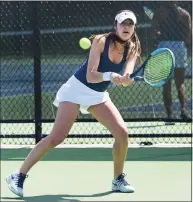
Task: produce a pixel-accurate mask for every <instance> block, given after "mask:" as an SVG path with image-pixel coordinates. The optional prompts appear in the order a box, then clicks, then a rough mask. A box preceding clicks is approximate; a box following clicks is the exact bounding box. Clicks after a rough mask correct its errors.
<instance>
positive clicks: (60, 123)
mask: <svg viewBox="0 0 193 202" xmlns="http://www.w3.org/2000/svg"><path fill="white" fill-rule="evenodd" d="M79 108H80V106H79V105H77V104H74V103H71V102H66V101H65V102H61V103H60V104H59V106H58V110H57V114H56V119H55V122H54V126H53V129H52V133H51V134H52V135H65V136H67V135H68V133H69V131H70V129H71V127H72V125H73V123H74V121H75V119H76V117H77V115H78V113H79Z"/></svg>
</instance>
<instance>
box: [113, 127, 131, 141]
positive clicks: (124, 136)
mask: <svg viewBox="0 0 193 202" xmlns="http://www.w3.org/2000/svg"><path fill="white" fill-rule="evenodd" d="M115 141H118V142H120V143H122V144H128V129H127V127H120V129H119V132H118V133H117V135H116V137H115Z"/></svg>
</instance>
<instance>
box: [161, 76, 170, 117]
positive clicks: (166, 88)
mask: <svg viewBox="0 0 193 202" xmlns="http://www.w3.org/2000/svg"><path fill="white" fill-rule="evenodd" d="M163 100H164V106H165V109H166V113H167V118H169V119H170V118H172V94H171V80H169V81H168V82H167V83H166V84H165V85H163Z"/></svg>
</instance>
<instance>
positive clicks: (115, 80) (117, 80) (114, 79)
mask: <svg viewBox="0 0 193 202" xmlns="http://www.w3.org/2000/svg"><path fill="white" fill-rule="evenodd" d="M121 77H122V76H121V75H120V74H117V73H114V72H113V73H111V82H112V83H114V84H116V85H121V84H122V83H121Z"/></svg>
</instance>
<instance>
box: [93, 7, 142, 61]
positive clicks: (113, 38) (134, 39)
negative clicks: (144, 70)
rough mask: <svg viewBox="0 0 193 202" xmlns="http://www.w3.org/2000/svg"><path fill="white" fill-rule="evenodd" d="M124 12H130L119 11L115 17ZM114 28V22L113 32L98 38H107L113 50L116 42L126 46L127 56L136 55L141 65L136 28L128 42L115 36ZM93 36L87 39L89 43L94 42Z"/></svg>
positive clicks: (115, 23)
mask: <svg viewBox="0 0 193 202" xmlns="http://www.w3.org/2000/svg"><path fill="white" fill-rule="evenodd" d="M125 11H129V12H132V11H130V10H120V11H119V12H118V13H117V14H116V15H118V14H119V13H121V12H125ZM116 26H117V21H114V25H113V31H112V32H109V33H104V34H103V35H102V36H101V37H100V38H102V37H106V38H109V39H110V40H111V41H112V43H113V44H114V47H115V48H116V42H119V43H121V44H122V45H124V46H128V47H129V54H130V55H133V56H134V55H138V60H139V62H140V63H142V60H141V57H140V54H141V44H140V41H139V38H138V36H137V33H136V27H135V30H134V33H133V35H132V36H131V38H130V39H129V40H128V41H123V40H122V39H120V38H119V37H118V36H117V34H116V30H115V27H116ZM95 36H96V35H92V36H91V37H90V38H89V39H90V40H91V42H92V41H93V40H94V38H95ZM100 38H99V40H100ZM131 42H132V43H133V44H134V46H133V47H132V48H130V47H131Z"/></svg>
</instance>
